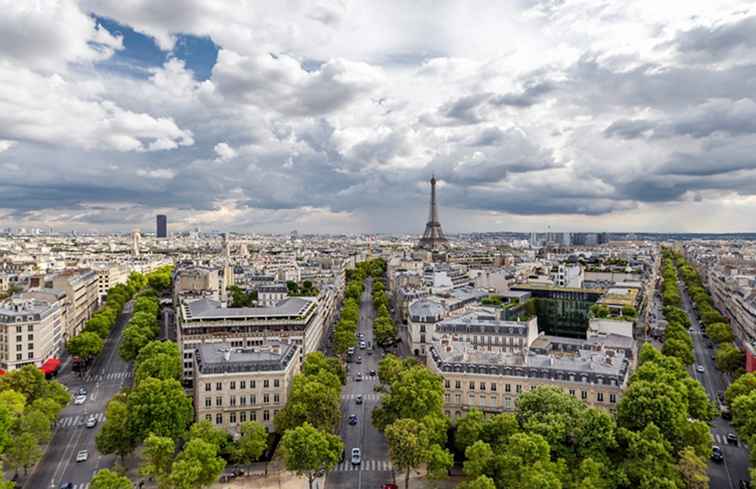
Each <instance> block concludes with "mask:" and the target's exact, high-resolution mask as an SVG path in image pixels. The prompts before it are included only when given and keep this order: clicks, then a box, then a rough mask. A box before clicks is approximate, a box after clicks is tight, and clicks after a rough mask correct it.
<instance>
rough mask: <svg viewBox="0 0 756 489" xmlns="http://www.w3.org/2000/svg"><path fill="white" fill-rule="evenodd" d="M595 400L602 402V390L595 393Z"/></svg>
mask: <svg viewBox="0 0 756 489" xmlns="http://www.w3.org/2000/svg"><path fill="white" fill-rule="evenodd" d="M596 400H597V401H598V402H604V393H603V392H597V393H596Z"/></svg>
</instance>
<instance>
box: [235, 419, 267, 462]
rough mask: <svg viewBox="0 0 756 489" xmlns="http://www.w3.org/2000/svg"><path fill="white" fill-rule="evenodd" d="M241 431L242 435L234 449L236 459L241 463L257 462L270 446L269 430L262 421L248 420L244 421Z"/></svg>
mask: <svg viewBox="0 0 756 489" xmlns="http://www.w3.org/2000/svg"><path fill="white" fill-rule="evenodd" d="M240 432H241V436H240V437H239V440H238V441H237V442H236V447H235V450H234V460H235V461H236V463H240V464H248V463H252V462H255V461H256V460H257V459H259V458H260V457H261V456H262V454H263V453H265V449H266V448H267V447H268V430H267V428H265V426H264V425H262V424H260V423H257V422H255V421H246V422H244V423H242V425H241V430H240Z"/></svg>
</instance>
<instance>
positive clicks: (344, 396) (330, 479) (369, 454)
mask: <svg viewBox="0 0 756 489" xmlns="http://www.w3.org/2000/svg"><path fill="white" fill-rule="evenodd" d="M371 290H372V282H371V279H368V280H367V282H366V287H365V292H364V293H363V295H362V299H361V302H360V321H359V324H358V333H360V332H361V333H363V334H364V335H365V341H366V342H370V343H369V344H374V341H373V320H374V319H375V310H374V308H373V302H372V298H371ZM370 353H372V354H370ZM358 357H361V362H362V363H361V364H358V363H356V362H355V363H349V364H347V366H348V374H347V384H346V385H345V386H344V388H343V389H342V391H341V412H342V420H341V426H340V427H339V434H340V436H341V439H342V440H344V447H345V450H346V456H345V458H344V461H343V462H342V463H340V464H339V465H338V466H337V467H336V469H335V470H333V471H331V472H329V473H328V474H327V476H326V483H327V487H328V488H329V489H331V488H344V489H363V488H366V489H375V488H380V487H381V485H382V484H384V483H385V482H391V481H392V480H393V474H392V471H391V464H390V463H389V460H388V445H387V444H386V439H385V438H384V436H383V433H381V432H380V431H378V430H377V429H375V427H373V423H372V418H371V414H372V411H373V409H374V408H375V407H376V406H378V403H379V402H380V394H379V393H377V392H374V391H373V387H374V386H375V385H376V384H377V383H378V376H377V375H376V376H375V377H371V376H370V374H369V372H370V371H371V370H375V371H376V372H377V371H378V362H379V361H380V359H381V353H380V352H379V350H378V349H376V350H375V351H370V350H368V349H365V350H362V349H359V348H357V349H356V352H355V354H354V358H355V360H356V359H357V358H358ZM358 372H359V373H362V375H363V379H364V380H362V381H361V382H357V381H355V380H354V378H355V375H356V374H357V373H358ZM360 394H361V395H362V396H363V403H362V404H357V402H356V397H357V396H358V395H360ZM351 414H356V415H357V424H356V425H354V426H352V425H350V424H349V415H351ZM352 448H360V449H361V450H362V463H361V464H360V465H352V463H351V462H350V456H351V452H352Z"/></svg>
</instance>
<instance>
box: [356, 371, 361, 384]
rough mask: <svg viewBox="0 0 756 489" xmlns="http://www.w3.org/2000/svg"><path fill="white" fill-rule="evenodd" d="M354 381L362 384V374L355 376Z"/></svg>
mask: <svg viewBox="0 0 756 489" xmlns="http://www.w3.org/2000/svg"><path fill="white" fill-rule="evenodd" d="M354 380H355V381H357V382H362V372H357V375H355V376H354Z"/></svg>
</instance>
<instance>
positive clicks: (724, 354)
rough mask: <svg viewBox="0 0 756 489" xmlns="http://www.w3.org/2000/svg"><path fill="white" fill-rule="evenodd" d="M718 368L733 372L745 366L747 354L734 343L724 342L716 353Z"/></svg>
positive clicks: (715, 359)
mask: <svg viewBox="0 0 756 489" xmlns="http://www.w3.org/2000/svg"><path fill="white" fill-rule="evenodd" d="M714 361H715V363H716V364H717V368H718V369H719V370H721V371H723V372H728V373H733V372H736V371H737V370H738V369H741V368H743V367H745V355H744V354H743V352H742V351H740V349H739V348H738V347H736V346H735V345H733V344H732V343H722V344H721V345H719V346H718V347H717V351H716V353H715V354H714Z"/></svg>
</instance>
